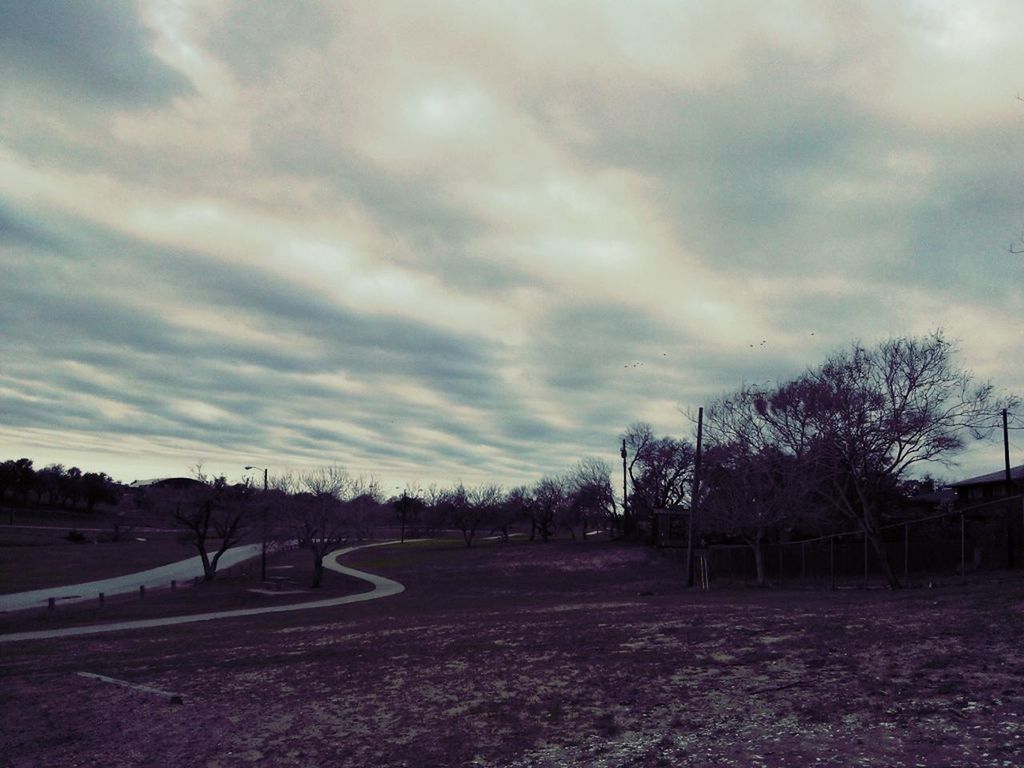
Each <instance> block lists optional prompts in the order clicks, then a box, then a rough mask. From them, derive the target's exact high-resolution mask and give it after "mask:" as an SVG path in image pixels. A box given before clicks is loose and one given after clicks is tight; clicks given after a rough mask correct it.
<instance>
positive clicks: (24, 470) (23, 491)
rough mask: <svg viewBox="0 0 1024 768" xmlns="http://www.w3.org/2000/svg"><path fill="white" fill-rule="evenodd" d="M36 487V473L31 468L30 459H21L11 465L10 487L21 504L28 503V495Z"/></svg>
mask: <svg viewBox="0 0 1024 768" xmlns="http://www.w3.org/2000/svg"><path fill="white" fill-rule="evenodd" d="M35 485H36V472H35V469H34V468H33V467H32V459H25V458H21V459H18V460H17V461H14V462H12V464H11V487H12V488H14V492H15V494H16V495H17V496H18V498H20V499H21V503H22V504H27V503H28V495H29V494H30V493H31V492H32V490H33V488H35Z"/></svg>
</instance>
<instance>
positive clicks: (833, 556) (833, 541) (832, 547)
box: [828, 536, 836, 590]
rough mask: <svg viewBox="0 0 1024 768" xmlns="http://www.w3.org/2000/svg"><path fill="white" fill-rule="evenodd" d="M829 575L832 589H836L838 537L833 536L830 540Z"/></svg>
mask: <svg viewBox="0 0 1024 768" xmlns="http://www.w3.org/2000/svg"><path fill="white" fill-rule="evenodd" d="M828 573H829V580H830V581H831V587H830V588H831V589H833V590H834V589H835V588H836V537H835V536H831V537H829V540H828Z"/></svg>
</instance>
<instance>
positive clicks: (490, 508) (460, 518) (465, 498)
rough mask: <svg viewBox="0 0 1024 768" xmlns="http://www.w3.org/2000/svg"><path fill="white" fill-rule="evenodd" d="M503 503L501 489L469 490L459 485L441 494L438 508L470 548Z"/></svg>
mask: <svg viewBox="0 0 1024 768" xmlns="http://www.w3.org/2000/svg"><path fill="white" fill-rule="evenodd" d="M500 503H501V487H500V486H497V485H487V486H481V487H480V488H473V489H469V490H467V489H466V487H465V486H464V485H463V484H462V483H459V484H458V485H457V486H454V487H453V488H449V489H447V490H445V491H443V492H442V493H441V496H440V499H439V501H438V506H439V508H440V509H441V510H442V513H443V514H444V516H445V517H446V518H447V519H448V520H449V521H450V522H451V524H452V525H454V526H455V527H456V528H458V529H459V531H460V532H461V533H462V540H463V541H465V542H466V546H467V547H469V546H471V545H472V544H473V539H474V538H475V537H476V534H477V531H478V530H479V528H480V526H481V525H483V524H485V522H486V521H488V520H489V519H491V518H492V517H493V515H494V512H495V510H496V509H497V507H498V505H499V504H500Z"/></svg>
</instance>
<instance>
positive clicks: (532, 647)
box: [0, 542, 1024, 768]
mask: <svg viewBox="0 0 1024 768" xmlns="http://www.w3.org/2000/svg"><path fill="white" fill-rule="evenodd" d="M374 557H379V558H392V561H391V562H392V563H393V565H392V566H391V570H389V571H386V572H385V575H388V576H391V577H393V578H397V579H399V580H400V581H402V582H403V583H405V584H406V585H407V587H408V589H407V591H406V592H405V593H403V594H402V595H399V596H397V597H393V598H388V599H386V600H383V601H379V602H373V603H366V604H361V605H352V606H344V607H339V608H336V609H329V610H325V611H322V612H310V613H301V614H290V615H278V616H265V617H257V618H252V619H244V620H238V621H231V622H228V623H225V624H221V625H210V626H195V625H186V626H182V627H173V628H167V629H163V630H154V631H142V632H135V633H124V634H119V635H110V636H99V637H90V638H73V639H68V640H60V641H46V642H35V643H19V644H14V645H11V646H10V647H5V649H4V651H5V653H4V656H3V657H2V659H0V677H2V679H0V754H3V755H5V756H7V759H9V760H10V764H11V765H12V766H17V767H18V768H21V767H22V766H36V765H47V766H57V767H59V766H64V765H75V764H87V765H89V764H102V765H105V766H112V767H113V766H129V765H140V764H147V763H153V764H161V765H169V766H178V765H181V766H186V765H187V766H221V767H222V768H233V767H234V766H250V765H273V766H311V765H336V766H369V765H373V766H435V765H446V766H447V765H451V766H455V765H459V766H462V765H484V766H521V767H523V768H525V767H526V766H582V765H587V766H658V765H664V766H669V765H671V766H704V765H716V766H717V765H722V766H729V765H734V766H758V765H761V766H812V765H831V766H853V765H873V766H882V765H884V766H917V765H923V766H938V765H958V766H959V765H964V766H966V765H971V766H1019V765H1021V764H1024V721H1022V716H1024V694H1022V693H1021V691H1022V690H1024V689H1022V685H1021V684H1022V683H1024V662H1021V661H1020V660H1019V659H1018V656H1019V650H1020V648H1021V647H1022V643H1021V641H1022V640H1024V614H1022V611H1021V610H1020V606H1021V604H1022V601H1024V584H1022V582H1021V580H1019V579H1014V580H1010V581H1006V582H1004V583H990V584H982V585H975V586H972V587H968V588H956V589H945V590H933V591H927V590H917V591H907V592H904V593H885V592H870V593H868V592H862V593H857V592H849V593H842V594H831V593H811V592H775V591H770V590H750V591H727V592H714V591H712V592H710V593H699V592H688V591H686V590H684V589H681V588H680V587H679V584H678V582H679V578H678V577H679V573H678V570H677V569H676V567H675V566H673V565H671V564H670V563H667V562H666V561H663V560H661V559H660V558H659V557H658V556H657V554H655V553H652V552H650V551H648V550H643V549H635V548H631V547H623V546H620V545H614V544H601V543H598V542H588V543H587V544H585V545H578V544H577V545H574V544H568V543H564V544H563V543H553V544H549V545H541V544H534V545H529V544H514V545H497V544H496V545H493V546H491V545H488V546H482V547H480V548H477V547H475V546H474V548H472V549H470V550H466V549H465V548H453V547H446V546H431V545H420V546H417V547H415V548H412V547H410V548H408V549H405V550H402V551H401V552H395V551H387V552H382V551H379V550H378V551H374V550H366V551H365V552H362V553H357V556H355V557H353V565H354V566H355V567H362V566H363V565H365V562H366V561H370V560H371V559H372V558H374ZM357 560H358V561H361V562H355V561H357ZM640 592H653V593H654V594H653V596H650V597H648V596H640V594H639V593H640ZM79 670H86V671H91V672H98V673H101V674H105V675H110V676H113V677H118V678H122V679H127V680H131V681H132V682H138V683H142V684H145V685H149V686H152V687H154V688H159V689H162V690H173V691H177V692H181V693H183V694H185V697H186V698H185V704H184V706H181V707H171V706H168V705H166V704H165V703H164V702H162V701H154V700H152V699H150V698H146V696H145V695H144V694H142V693H140V692H138V691H132V690H128V689H124V688H119V687H115V686H104V685H103V684H101V683H98V682H95V681H90V680H87V679H84V678H81V677H77V676H75V675H74V674H73V672H75V671H79ZM111 734H117V738H115V739H111V738H110V735H111Z"/></svg>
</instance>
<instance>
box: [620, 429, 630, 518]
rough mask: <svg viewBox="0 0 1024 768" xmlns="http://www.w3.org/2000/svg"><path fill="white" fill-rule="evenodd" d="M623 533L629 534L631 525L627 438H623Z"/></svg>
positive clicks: (621, 453) (621, 454)
mask: <svg viewBox="0 0 1024 768" xmlns="http://www.w3.org/2000/svg"><path fill="white" fill-rule="evenodd" d="M619 455H620V456H622V532H623V533H627V532H628V531H629V529H630V525H629V502H628V500H627V499H626V438H622V451H621V452H620V453H619Z"/></svg>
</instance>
